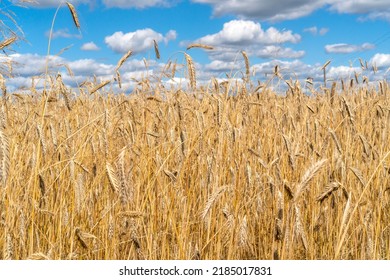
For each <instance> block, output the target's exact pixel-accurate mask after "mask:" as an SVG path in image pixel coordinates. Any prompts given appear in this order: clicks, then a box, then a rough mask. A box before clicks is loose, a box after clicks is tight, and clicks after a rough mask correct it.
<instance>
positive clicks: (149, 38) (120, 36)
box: [104, 28, 176, 53]
mask: <svg viewBox="0 0 390 280" xmlns="http://www.w3.org/2000/svg"><path fill="white" fill-rule="evenodd" d="M174 39H176V31H174V30H170V31H168V33H167V34H166V36H163V35H162V34H160V33H157V32H156V31H154V30H153V29H150V28H146V29H140V30H136V31H134V32H129V33H123V32H122V31H118V32H115V33H114V34H112V35H110V36H107V37H106V38H105V39H104V41H105V43H106V44H107V46H108V47H109V48H111V49H112V50H113V51H115V52H117V53H125V52H127V51H128V50H132V51H133V52H135V53H140V52H144V51H146V50H148V49H150V48H152V47H153V40H156V41H157V42H162V41H163V42H165V43H167V42H168V41H170V40H174Z"/></svg>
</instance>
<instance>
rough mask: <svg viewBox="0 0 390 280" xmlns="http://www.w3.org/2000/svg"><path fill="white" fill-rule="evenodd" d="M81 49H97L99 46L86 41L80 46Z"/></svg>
mask: <svg viewBox="0 0 390 280" xmlns="http://www.w3.org/2000/svg"><path fill="white" fill-rule="evenodd" d="M80 49H81V50H83V51H98V50H100V48H99V47H98V46H97V45H96V44H95V43H94V42H88V43H85V44H83V45H82V46H81V48H80Z"/></svg>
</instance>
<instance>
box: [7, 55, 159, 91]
mask: <svg viewBox="0 0 390 280" xmlns="http://www.w3.org/2000/svg"><path fill="white" fill-rule="evenodd" d="M6 59H12V61H13V62H14V65H13V73H12V74H13V78H10V79H7V87H8V89H9V90H10V91H12V90H16V89H18V88H29V87H30V86H31V83H32V77H37V78H35V81H36V82H38V81H41V82H40V83H38V87H42V81H43V74H44V73H45V68H46V56H43V55H37V54H12V55H10V56H9V57H7V58H6ZM4 60H5V59H4V58H1V59H0V62H3V61H4ZM48 62H49V73H50V74H52V75H56V74H57V73H61V74H62V78H63V81H64V82H65V83H66V84H67V86H70V87H74V88H77V87H78V84H80V83H81V82H83V81H86V80H90V79H92V78H93V77H94V76H95V77H97V80H98V81H100V80H113V78H114V74H115V68H116V65H114V64H105V63H101V62H98V61H96V60H94V59H79V60H74V61H68V60H66V59H64V58H61V57H59V56H50V57H49V60H48ZM65 65H66V66H68V67H69V68H70V69H71V70H72V72H73V75H72V76H70V74H69V73H68V72H67V69H66V67H65ZM160 68H162V66H161V65H159V64H158V63H157V62H156V61H154V60H151V61H149V70H146V68H145V64H144V62H143V60H138V59H129V60H127V61H126V63H125V64H123V66H122V67H121V69H120V73H121V76H122V86H123V87H122V89H123V90H130V89H131V88H132V87H134V81H133V79H141V78H142V77H145V76H146V75H152V74H153V71H159V70H158V69H160ZM114 87H116V84H115V83H114Z"/></svg>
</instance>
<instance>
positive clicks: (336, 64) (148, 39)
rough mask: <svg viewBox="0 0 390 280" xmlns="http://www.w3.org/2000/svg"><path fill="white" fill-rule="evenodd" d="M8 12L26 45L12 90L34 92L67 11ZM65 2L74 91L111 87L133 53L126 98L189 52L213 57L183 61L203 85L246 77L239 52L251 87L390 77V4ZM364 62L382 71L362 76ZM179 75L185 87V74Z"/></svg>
mask: <svg viewBox="0 0 390 280" xmlns="http://www.w3.org/2000/svg"><path fill="white" fill-rule="evenodd" d="M11 2H12V4H16V3H17V2H20V1H11ZM11 2H9V1H0V7H2V9H1V10H2V11H5V10H11V11H13V12H14V13H15V17H16V20H17V22H18V23H19V25H20V27H21V28H22V30H23V32H24V37H25V40H24V41H19V42H18V43H17V44H16V45H13V46H12V48H11V49H6V50H5V53H4V54H3V56H2V58H3V59H11V60H13V61H15V62H16V63H17V64H16V65H15V67H14V69H13V71H14V73H13V75H14V78H13V79H10V81H9V86H10V87H11V88H12V89H16V88H21V87H29V86H30V85H31V76H39V75H41V74H42V73H43V71H44V65H45V57H46V53H47V45H48V40H49V38H48V33H49V30H50V27H51V23H52V19H53V16H54V14H55V11H56V9H57V8H58V7H59V6H60V3H61V1H57V0H52V1H49V0H41V1H39V0H37V1H36V2H37V3H35V4H28V3H24V7H17V6H14V5H12V4H11ZM69 2H71V3H73V4H74V5H75V7H76V9H77V11H78V15H79V18H80V23H81V29H80V30H77V29H76V28H75V26H74V25H73V21H72V18H71V16H70V14H69V11H68V9H67V7H66V5H62V6H61V8H60V9H59V11H58V15H57V18H56V21H55V24H54V30H53V38H52V41H51V50H50V54H51V55H54V56H53V57H52V58H51V64H50V66H51V68H50V70H51V71H52V73H58V72H61V73H62V75H63V78H64V80H65V81H66V82H67V83H68V84H70V85H73V86H75V85H77V83H81V82H82V81H84V80H86V79H88V77H91V76H93V75H95V76H96V77H97V78H98V79H100V80H107V79H112V77H113V75H114V73H115V71H114V70H115V66H116V64H117V61H118V60H119V59H120V58H121V56H122V55H123V54H124V53H126V52H127V51H128V50H130V49H131V50H133V51H134V53H135V55H134V56H132V57H131V58H130V59H129V60H128V61H127V62H126V63H125V65H124V66H123V67H122V68H121V71H122V73H121V75H122V79H123V80H124V85H125V87H124V90H126V88H128V89H130V88H131V85H132V83H133V81H134V79H141V78H142V77H146V76H153V75H155V76H158V74H159V73H161V69H162V68H163V67H164V65H165V64H166V63H167V62H169V61H170V60H172V61H175V60H176V59H177V62H178V63H184V57H183V53H182V52H183V51H185V50H186V46H187V45H188V44H190V43H203V44H208V45H211V46H213V47H214V50H212V51H204V50H197V49H191V50H189V51H187V52H188V53H189V54H190V55H191V56H192V58H193V59H194V61H195V62H196V70H197V77H198V79H199V81H200V82H202V81H203V82H207V81H208V80H209V79H210V78H211V77H217V78H220V79H222V78H224V77H225V73H232V74H233V75H234V76H235V77H242V74H241V71H244V69H245V64H244V61H243V58H242V56H241V54H240V51H242V50H244V51H246V53H247V54H248V56H249V59H250V63H251V70H252V71H251V72H252V73H251V75H252V78H253V79H254V80H257V79H259V80H260V81H262V82H264V81H265V80H266V79H267V78H266V76H265V75H266V74H267V73H270V72H272V69H273V67H274V66H275V65H279V66H280V69H281V73H282V74H283V75H284V77H285V78H289V77H292V78H294V79H295V78H297V79H300V80H302V81H304V80H305V79H306V77H308V76H310V77H313V78H314V81H315V82H318V83H320V82H321V79H322V72H321V70H320V68H321V66H322V65H323V64H324V63H325V62H326V61H328V60H331V61H332V63H331V64H330V65H329V67H328V71H329V73H328V77H329V79H331V80H339V79H349V78H350V77H353V76H354V73H355V72H356V73H357V74H358V75H359V76H367V77H368V78H369V79H370V80H371V81H374V80H380V79H386V78H387V74H388V73H387V70H388V69H389V67H390V28H389V27H390V26H389V23H390V0H371V1H370V0H355V1H351V0H312V1H310V0H288V1H287V0H273V1H262V0H240V1H237V0H225V1H221V0H173V1H171V0H143V1H141V0H112V1H109V0H91V1H90V0H78V1H76V0H75V1H69ZM0 16H1V15H0ZM1 17H2V18H1V19H2V20H3V21H5V23H7V22H9V21H7V19H6V18H5V17H4V16H1ZM8 25H10V26H12V24H11V23H10V22H9V24H8ZM153 39H154V40H156V41H157V42H158V44H159V48H160V53H161V59H160V60H157V59H156V58H155V55H154V49H153ZM68 46H71V47H70V48H69V49H67V50H66V51H64V52H63V53H62V54H60V55H57V56H56V54H58V53H59V52H60V51H61V49H63V48H65V47H68ZM143 58H146V59H147V61H148V69H146V68H145V65H144V62H143V60H142V59H143ZM359 58H361V59H362V60H363V61H367V64H368V66H369V68H370V69H371V68H372V66H373V65H375V66H376V67H377V68H378V71H377V72H376V73H374V72H373V71H371V70H370V69H362V67H361V66H360V63H359V60H358V59H359ZM64 64H66V65H67V66H69V67H70V68H71V69H72V71H73V75H70V74H69V73H67V71H66V69H65V68H64V67H63V66H62V65H64ZM179 70H180V68H179ZM181 74H182V75H181V76H182V77H185V72H184V68H183V70H182V72H181ZM178 76H180V72H179V73H178Z"/></svg>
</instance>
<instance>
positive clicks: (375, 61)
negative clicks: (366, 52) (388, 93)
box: [370, 53, 390, 68]
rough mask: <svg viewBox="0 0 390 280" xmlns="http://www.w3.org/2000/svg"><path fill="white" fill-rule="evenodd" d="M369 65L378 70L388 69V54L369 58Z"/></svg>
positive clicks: (379, 54) (389, 64) (389, 56)
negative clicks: (374, 66)
mask: <svg viewBox="0 0 390 280" xmlns="http://www.w3.org/2000/svg"><path fill="white" fill-rule="evenodd" d="M370 63H371V64H372V65H376V66H377V67H378V68H385V67H386V68H387V67H390V54H384V53H377V54H375V55H374V56H373V57H372V58H371V60H370Z"/></svg>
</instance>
